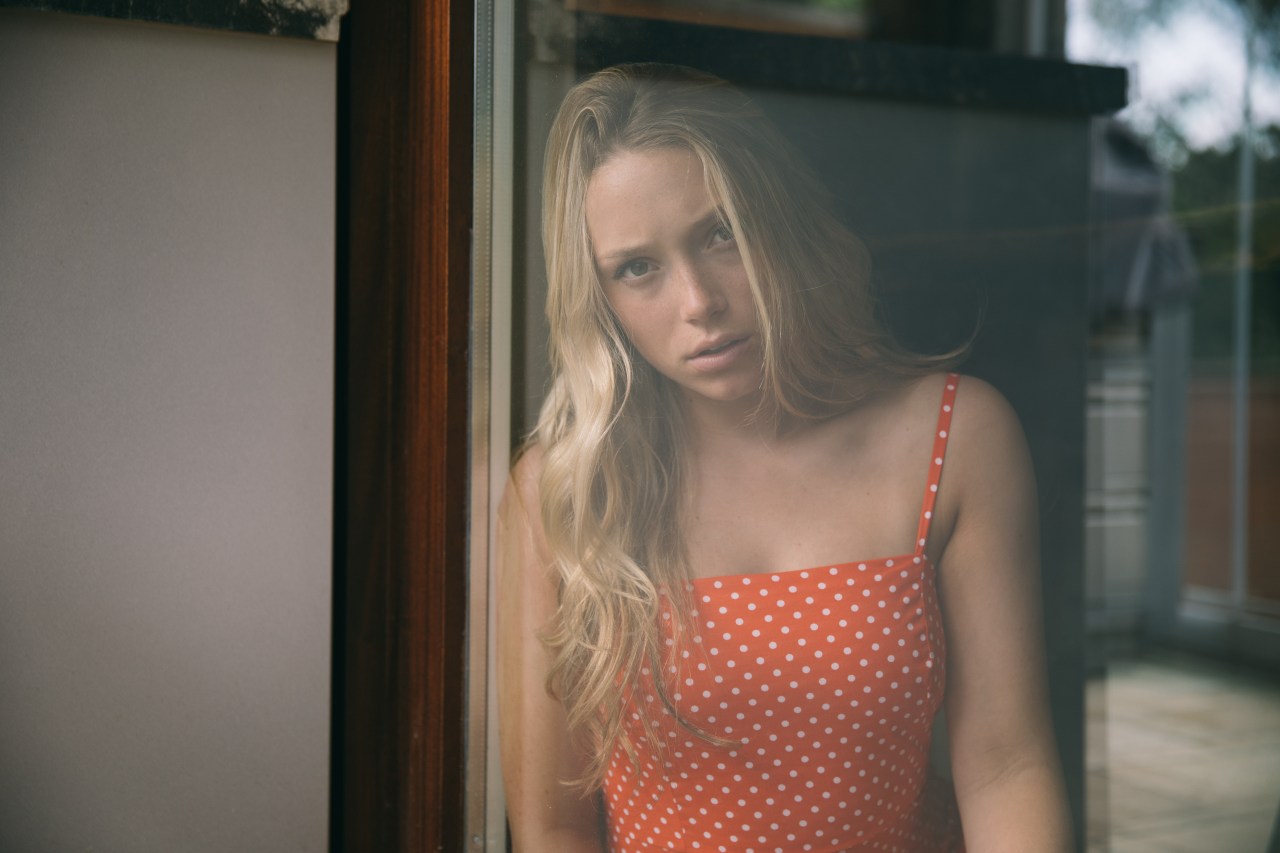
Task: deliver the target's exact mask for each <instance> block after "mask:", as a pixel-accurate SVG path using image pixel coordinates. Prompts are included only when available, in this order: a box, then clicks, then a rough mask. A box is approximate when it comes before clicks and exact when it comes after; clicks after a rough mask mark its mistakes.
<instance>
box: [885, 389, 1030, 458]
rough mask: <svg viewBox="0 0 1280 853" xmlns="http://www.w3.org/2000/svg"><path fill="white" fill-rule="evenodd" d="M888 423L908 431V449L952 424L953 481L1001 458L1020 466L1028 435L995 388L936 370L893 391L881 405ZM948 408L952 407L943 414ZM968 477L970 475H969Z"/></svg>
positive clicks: (949, 432)
mask: <svg viewBox="0 0 1280 853" xmlns="http://www.w3.org/2000/svg"><path fill="white" fill-rule="evenodd" d="M881 405H883V406H884V407H885V410H886V414H887V415H888V421H889V422H891V423H893V424H894V425H895V427H896V429H897V430H899V431H901V432H902V433H904V437H905V439H906V447H905V448H904V452H906V453H912V452H914V451H913V450H911V449H910V448H912V447H915V446H916V445H918V444H919V441H920V440H921V439H920V438H919V437H918V436H920V434H922V433H926V434H927V433H931V432H932V430H933V429H934V428H935V425H936V424H938V423H939V422H940V421H941V420H943V419H944V416H945V420H946V421H948V425H947V454H946V455H947V470H948V476H949V479H952V480H954V479H956V478H958V477H960V476H962V475H967V474H968V473H969V472H970V471H969V469H972V473H974V474H975V475H977V476H979V477H981V475H982V473H983V471H984V470H987V469H989V468H990V467H991V466H992V465H993V464H995V465H996V467H1000V466H999V464H998V463H999V462H1000V460H1009V462H1010V464H1021V463H1022V461H1023V460H1024V458H1025V438H1024V436H1023V433H1022V427H1021V425H1020V423H1019V421H1018V415H1017V413H1016V412H1015V411H1014V408H1013V406H1012V405H1011V404H1010V403H1009V401H1008V400H1007V399H1006V398H1005V396H1004V394H1002V393H1000V391H999V390H998V389H996V387H995V386H993V385H991V384H990V383H989V382H986V381H984V380H982V379H979V378H978V377H976V376H971V375H967V374H963V375H962V374H959V373H941V372H940V373H931V374H928V375H925V376H921V377H913V378H911V379H909V380H906V381H905V382H903V383H902V384H901V385H900V386H898V387H896V388H894V389H891V390H890V392H889V394H887V395H886V397H885V399H884V401H883V402H882V404H881ZM944 407H949V409H947V410H946V411H945V412H944ZM965 479H968V477H967V476H965Z"/></svg>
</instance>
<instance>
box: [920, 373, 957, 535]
mask: <svg viewBox="0 0 1280 853" xmlns="http://www.w3.org/2000/svg"><path fill="white" fill-rule="evenodd" d="M959 384H960V374H958V373H948V374H947V383H946V386H945V387H944V388H943V389H942V407H941V408H940V409H939V410H938V427H937V429H935V430H934V431H933V454H932V455H931V456H930V458H929V476H928V477H927V478H926V479H925V489H924V503H923V505H922V506H921V507H920V526H919V527H917V528H916V555H917V556H919V555H922V554H924V549H925V545H926V544H928V542H929V524H930V522H932V521H933V505H934V503H935V502H936V501H937V500H938V485H939V484H940V483H941V482H942V461H943V460H944V459H945V458H946V456H947V436H948V435H949V434H950V433H951V410H952V409H953V408H955V403H956V386H957V385H959Z"/></svg>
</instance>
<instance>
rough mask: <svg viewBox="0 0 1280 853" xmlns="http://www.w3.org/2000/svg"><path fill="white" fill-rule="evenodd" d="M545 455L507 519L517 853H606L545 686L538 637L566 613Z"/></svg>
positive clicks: (504, 642)
mask: <svg viewBox="0 0 1280 853" xmlns="http://www.w3.org/2000/svg"><path fill="white" fill-rule="evenodd" d="M540 462H541V454H540V453H539V451H538V450H537V449H536V448H534V449H533V450H531V451H530V452H529V453H527V454H526V455H525V456H524V457H523V458H522V459H521V460H520V462H519V463H518V464H517V465H516V467H515V470H514V471H513V472H512V475H511V479H510V480H509V481H508V483H507V490H506V494H505V495H504V496H503V499H502V505H501V507H500V508H499V514H498V549H497V570H498V588H497V596H498V624H497V634H498V727H499V733H500V736H501V744H502V771H503V772H502V777H503V783H504V787H505V790H506V796H507V818H508V820H509V822H510V825H511V834H512V841H513V845H514V850H515V851H516V853H544V851H545V853H600V851H602V850H603V845H602V843H601V839H600V816H599V812H598V810H597V807H596V797H594V796H593V795H590V794H588V795H582V794H580V793H579V792H578V791H577V789H575V788H572V787H570V786H568V785H565V784H564V781H565V780H569V779H576V778H577V777H578V776H579V774H581V772H582V769H583V766H584V765H583V760H582V752H581V747H580V745H579V744H577V743H575V742H574V741H573V739H572V738H571V737H570V734H569V730H568V726H567V725H566V721H565V714H564V708H563V706H561V704H560V703H559V702H558V701H556V700H555V699H554V698H552V697H551V696H550V695H548V693H547V691H546V688H545V686H544V684H545V681H546V677H547V671H548V668H549V667H550V663H551V656H550V655H549V654H548V652H547V650H546V647H545V646H544V645H543V644H542V641H541V640H540V639H539V638H538V631H539V630H540V629H541V628H542V627H543V626H544V625H546V623H547V621H548V620H549V619H550V618H551V616H552V614H553V613H554V612H555V608H556V590H555V585H554V582H553V580H552V577H551V569H550V565H551V561H550V556H549V554H548V551H547V547H546V541H545V537H544V536H543V533H542V523H541V519H540V513H539V503H538V476H539V474H540V469H541V464H540Z"/></svg>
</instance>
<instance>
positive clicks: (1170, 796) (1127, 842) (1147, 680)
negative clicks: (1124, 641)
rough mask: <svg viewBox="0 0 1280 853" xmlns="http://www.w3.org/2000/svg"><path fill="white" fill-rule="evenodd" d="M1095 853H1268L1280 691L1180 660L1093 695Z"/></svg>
mask: <svg viewBox="0 0 1280 853" xmlns="http://www.w3.org/2000/svg"><path fill="white" fill-rule="evenodd" d="M1088 705H1089V709H1088V710H1089V729H1088V733H1087V738H1088V744H1089V755H1088V768H1089V776H1088V824H1089V828H1088V835H1089V838H1088V841H1089V844H1088V849H1089V851H1090V853H1105V851H1110V853H1157V851H1159V853H1264V851H1266V850H1267V843H1268V840H1269V838H1270V836H1271V832H1272V824H1273V822H1274V821H1275V820H1276V813H1277V806H1280V681H1278V680H1276V679H1268V678H1267V677H1266V676H1264V675H1261V674H1257V673H1251V672H1243V671H1239V670H1235V669H1232V668H1229V667H1224V666H1223V665H1221V664H1217V663H1213V662H1207V661H1203V660H1199V659H1196V658H1187V657H1181V656H1172V655H1170V656H1158V657H1146V658H1144V659H1141V660H1135V661H1127V662H1115V663H1112V664H1111V665H1110V666H1109V667H1108V671H1107V677H1106V678H1105V679H1096V680H1094V681H1093V682H1091V683H1090V685H1089V695H1088Z"/></svg>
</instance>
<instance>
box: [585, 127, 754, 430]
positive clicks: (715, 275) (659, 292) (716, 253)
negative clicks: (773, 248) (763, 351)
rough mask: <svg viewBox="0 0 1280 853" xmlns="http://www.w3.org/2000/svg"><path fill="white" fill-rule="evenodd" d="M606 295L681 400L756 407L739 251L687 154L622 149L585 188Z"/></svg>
mask: <svg viewBox="0 0 1280 853" xmlns="http://www.w3.org/2000/svg"><path fill="white" fill-rule="evenodd" d="M586 218H587V232H588V233H589V235H590V237H591V246H592V251H593V253H594V261H595V267H596V274H597V275H598V276H599V279H600V282H601V285H602V286H603V288H604V293H605V297H606V298H607V299H608V301H609V304H610V305H611V306H612V308H613V311H614V313H615V314H616V315H617V317H618V320H619V322H620V323H621V324H622V328H623V329H624V330H625V331H626V333H627V336H628V337H629V338H630V340H631V343H632V345H633V346H634V347H635V348H636V350H638V351H639V353H640V354H641V355H642V356H643V357H644V358H645V360H646V361H648V362H649V364H651V365H652V366H653V367H654V369H656V370H657V371H658V372H659V373H661V374H662V375H663V376H665V377H666V378H667V379H669V380H671V381H672V382H674V383H675V384H676V385H678V386H679V387H680V388H681V389H683V391H684V392H685V395H686V399H688V400H690V401H691V402H693V401H708V402H717V403H743V402H746V403H750V404H751V405H754V403H755V400H756V398H757V397H758V395H759V391H760V370H761V358H760V341H759V335H758V329H757V322H756V312H755V305H754V303H753V301H752V299H751V290H750V286H749V285H748V282H747V273H746V269H745V268H744V267H743V264H742V257H741V255H740V254H739V253H738V244H737V241H736V240H735V238H734V235H733V234H732V232H730V230H729V228H728V226H727V225H726V224H725V223H724V222H723V221H722V217H721V214H720V211H719V209H718V208H717V207H716V204H715V202H714V201H713V200H712V199H711V196H710V194H709V193H708V192H707V188H706V184H705V182H704V180H703V174H702V164H701V163H700V162H699V160H698V158H697V157H696V156H694V154H693V153H692V152H690V151H688V150H686V149H683V148H676V147H671V148H659V149H655V150H649V151H623V152H621V153H618V154H615V155H614V156H612V157H611V158H610V159H608V160H606V161H605V162H604V164H602V165H601V166H600V167H598V168H597V169H596V171H595V173H594V174H593V175H592V176H591V180H590V182H589V183H588V184H587V196H586Z"/></svg>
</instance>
